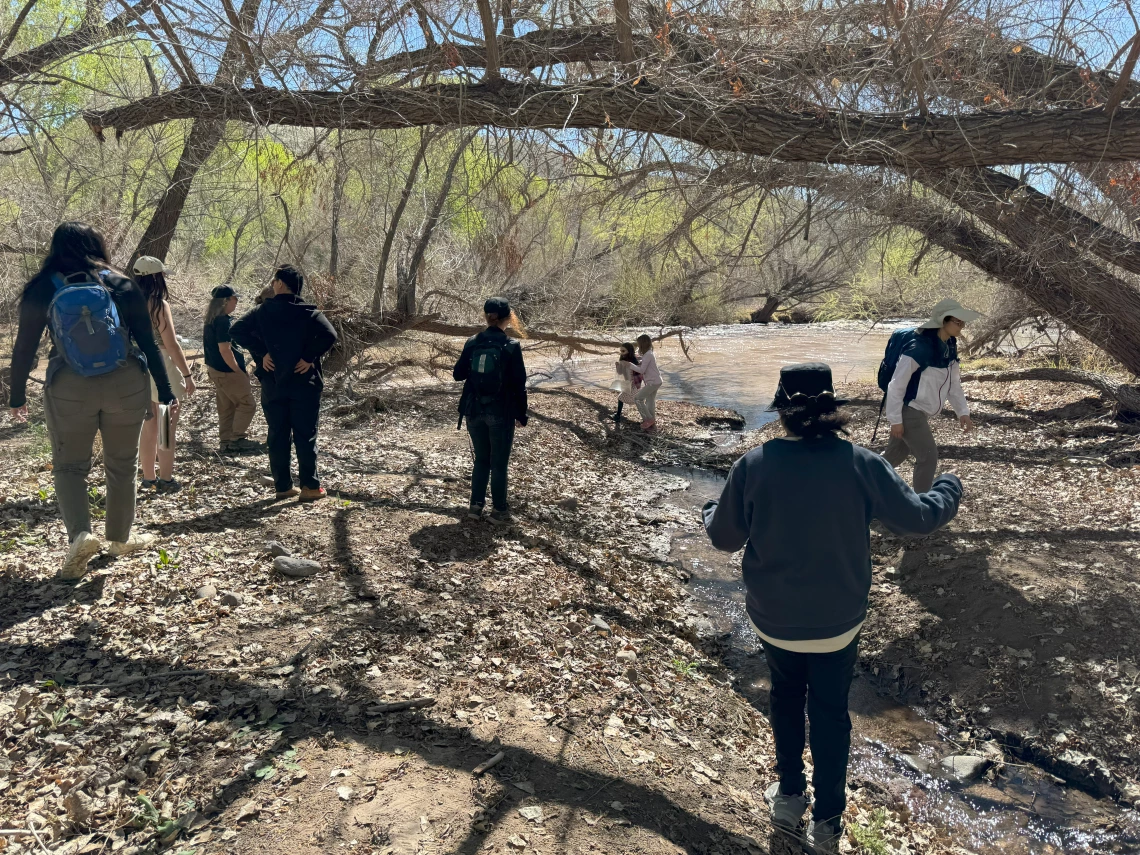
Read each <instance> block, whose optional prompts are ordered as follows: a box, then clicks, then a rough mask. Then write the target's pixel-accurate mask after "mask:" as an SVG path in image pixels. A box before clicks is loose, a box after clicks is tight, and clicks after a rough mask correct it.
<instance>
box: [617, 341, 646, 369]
mask: <svg viewBox="0 0 1140 855" xmlns="http://www.w3.org/2000/svg"><path fill="white" fill-rule="evenodd" d="M621 346H622V347H624V348H625V356H619V357H618V359H620V360H622V361H623V362H632V363H633V364H634V365H640V364H641V360H640V359H638V358H637V345H636V344H634V343H633V342H629V341H623V342H622V343H621Z"/></svg>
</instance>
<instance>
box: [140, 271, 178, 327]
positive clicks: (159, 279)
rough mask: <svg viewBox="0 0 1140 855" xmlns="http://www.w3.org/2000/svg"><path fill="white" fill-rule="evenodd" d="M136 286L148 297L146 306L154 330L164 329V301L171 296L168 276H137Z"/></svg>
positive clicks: (156, 274) (150, 274) (152, 274)
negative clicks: (167, 282) (167, 285)
mask: <svg viewBox="0 0 1140 855" xmlns="http://www.w3.org/2000/svg"><path fill="white" fill-rule="evenodd" d="M135 284H136V285H138V286H139V290H140V291H142V295H143V296H144V297H146V305H147V308H148V309H150V319H151V321H152V323H153V324H154V328H155V329H162V301H163V300H165V299H166V298H167V297H168V296H169V295H170V289H169V288H167V287H166V274H164V273H148V274H147V275H146V276H136V277H135Z"/></svg>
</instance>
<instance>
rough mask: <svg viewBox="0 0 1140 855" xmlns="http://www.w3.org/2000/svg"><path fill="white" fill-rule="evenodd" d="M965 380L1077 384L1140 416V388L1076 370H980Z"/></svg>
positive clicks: (1128, 413) (968, 375) (967, 375)
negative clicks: (1094, 390)
mask: <svg viewBox="0 0 1140 855" xmlns="http://www.w3.org/2000/svg"><path fill="white" fill-rule="evenodd" d="M962 380H963V381H965V382H973V383H1019V382H1024V381H1027V380H1041V381H1045V382H1047V383H1075V384H1077V385H1079V386H1088V387H1089V388H1091V389H1096V390H1097V391H1098V392H1100V393H1101V394H1102V395H1104V396H1105V397H1106V398H1109V399H1111V400H1112V402H1113V404H1114V405H1115V406H1116V408H1117V411H1118V412H1119V413H1121V414H1123V415H1130V416H1140V385H1137V384H1135V383H1122V382H1120V381H1119V380H1114V379H1112V378H1111V377H1106V376H1105V375H1103V374H1095V373H1093V372H1092V371H1081V370H1079V369H1076V368H1023V369H1019V370H1016V371H979V372H977V373H974V374H970V373H967V374H963V375H962Z"/></svg>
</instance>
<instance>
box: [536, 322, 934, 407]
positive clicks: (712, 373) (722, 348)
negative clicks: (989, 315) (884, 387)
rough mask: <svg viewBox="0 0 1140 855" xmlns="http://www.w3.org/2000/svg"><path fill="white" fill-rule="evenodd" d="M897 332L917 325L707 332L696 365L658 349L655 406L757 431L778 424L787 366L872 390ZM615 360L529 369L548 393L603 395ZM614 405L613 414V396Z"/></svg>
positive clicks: (692, 346)
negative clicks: (579, 389) (697, 407)
mask: <svg viewBox="0 0 1140 855" xmlns="http://www.w3.org/2000/svg"><path fill="white" fill-rule="evenodd" d="M899 326H914V322H910V323H907V322H900V323H897V324H887V325H879V326H876V327H874V328H870V327H865V326H862V325H859V324H852V323H845V322H841V323H833V324H813V325H810V326H809V325H792V324H775V325H769V326H761V325H757V324H737V325H728V326H715V327H703V328H701V329H699V330H696V331H694V332H693V333H691V334H686V337H685V343H686V346H687V347H688V350H689V357H691V359H689V358H687V357H686V356H685V353H684V351H683V350H682V348H681V346H680V344H679V343H678V341H677V339H675V338H673V339H666V340H664V341H662V342H659V343H658V344H657V345H656V346H655V349H656V351H657V364H658V366H659V367H660V368H661V376H662V379H663V380H664V383H663V385H662V387H661V392H660V393H659V395H658V399H659V400H662V401H690V402H692V403H694V404H703V405H706V406H710V407H726V408H728V409H731V410H736V411H737V412H738V413H740V414H741V415H742V416H743V417H744V420H745V422H746V424H747V426H748V427H749V428H756V427H760V426H761V425H764V424H767V423H768V422H770V421H772V420H773V419H774V418H775V414H774V413H771V412H768V411H767V407H768V405H769V404H771V402H772V396H773V395H774V394H775V391H776V385H777V383H778V382H779V379H780V369H781V368H782V367H783V366H785V365H791V364H793V363H797V362H826V363H828V364H829V365H830V366H831V370H832V376H833V377H834V379H835V382H836V383H837V384H838V383H844V382H855V381H870V382H874V377H875V373H876V371H877V370H878V367H879V362H880V360H882V358H883V349H884V348H885V347H886V343H887V339H888V338H890V335H891V332H892V331H893V330H894V329H896V328H898V327H899ZM627 335H628V336H629V338H630V339H631V340H632V339H633V338H634V337H635V334H634V333H632V332H630V333H628V334H627ZM616 359H617V354H616V353H615V354H613V355H612V356H609V355H607V356H580V357H576V358H574V359H570V360H566V361H565V362H554V361H544V362H535V363H534V364H533V365H531V369H532V373H536V372H537V373H538V374H540V375H546V376H545V379H543V380H542V381H541V384H542V385H544V386H548V385H553V386H557V385H587V386H598V387H602V388H605V387H607V386H609V384H610V383H611V382H612V381H613V379H614V377H615V376H616V375H615V373H614V361H615V360H616ZM614 400H615V406H616V401H617V393H616V392H615V393H614ZM634 415H636V413H635V414H634ZM631 418H632V416H631Z"/></svg>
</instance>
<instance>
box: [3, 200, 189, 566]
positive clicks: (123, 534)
mask: <svg viewBox="0 0 1140 855" xmlns="http://www.w3.org/2000/svg"><path fill="white" fill-rule="evenodd" d="M45 327H46V328H48V329H49V331H50V335H51V351H50V353H49V355H48V367H47V377H46V379H45V381H44V414H45V417H46V421H47V428H48V435H49V436H50V438H51V452H52V478H53V481H54V483H55V497H56V502H57V503H58V505H59V515H60V516H61V517H62V518H63V523H64V526H66V528H67V537H68V542H69V548H68V553H67V557H66V558H65V559H64V562H63V567H62V569H61V570H60V572H59V575H58V576H57V578H58V579H59V580H60V581H64V582H75V581H78V580H79V579H81V578H82V577H83V575H84V574H85V573H86V572H87V563H88V561H90V560H91V558H92V557H94V556H95V555H96V554H97V553H98V552H99V551H100V550H101V549H102V547H103V544H102V542H101V541H100V540H99V538H97V537H96V536H95V535H94V534H93V533H92V531H91V504H90V502H91V498H90V495H89V494H88V488H87V476H88V474H89V473H90V471H91V455H92V450H93V448H94V443H95V434H96V433H98V434H99V435H100V436H101V437H102V440H103V468H104V471H105V472H106V478H107V495H106V523H105V527H104V532H105V535H106V539H107V540H108V541H110V545H109V550H108V551H109V552H110V553H111V555H113V556H120V555H126V554H127V553H130V552H135V551H138V550H140V549H145V548H146V547H147V546H149V545H150V544H151V543H152V542H153V541H154V537H153V535H149V534H143V533H140V532H132V530H131V528H132V526H133V525H134V520H135V473H136V471H137V469H138V456H139V434H140V432H141V431H142V425H143V420H144V419H145V418H146V414H147V413H148V412H149V410H150V384H149V382H148V380H147V371H148V370H149V372H150V376H151V377H152V378H153V379H154V383H155V386H156V387H157V390H158V399H159V401H161V402H162V403H164V404H167V405H168V406H171V407H173V408H175V409H176V408H177V406H178V402H177V400H176V399H175V397H174V392H173V390H172V389H171V388H170V380H169V378H168V377H167V375H166V368H165V366H164V364H163V360H162V357H161V355H160V354H159V351H158V346H157V345H156V344H155V340H154V334H153V332H152V330H151V321H150V313H149V312H148V310H147V302H146V298H145V297H143V295H142V293H141V292H140V291H139V290H138V288H137V287H136V286H135V284H134V283H133V282H132V281H131V280H130V278H129V277H127V276H124V275H123V274H122V273H120V272H119V271H118V270H116V269H115V268H114V267H113V266H112V265H111V263H110V262H109V261H108V252H107V246H106V242H105V241H104V240H103V236H102V235H101V234H100V233H99V232H98V231H96V230H95V229H93V228H91V226H88V225H85V224H83V223H77V222H66V223H61V224H60V225H59V227H58V228H56V230H55V233H54V234H53V235H52V239H51V246H50V248H49V250H48V255H47V258H45V259H44V262H43V265H42V267H41V268H40V271H39V273H37V274H36V275H35V276H33V277H32V279H31V280H30V281H29V282H28V284H27V285H26V286H25V287H24V291H23V294H22V295H21V297H20V320H19V328H18V331H17V333H16V344H15V347H14V348H13V350H12V391H11V398H10V401H9V404H10V406H11V408H12V410H11V414H12V420H13V421H16V422H22V421H26V419H27V414H28V405H27V383H28V375H29V373H30V372H31V369H32V365H33V363H34V362H35V358H36V351H37V350H38V349H39V344H40V339H41V338H42V336H43V332H44V328H45Z"/></svg>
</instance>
